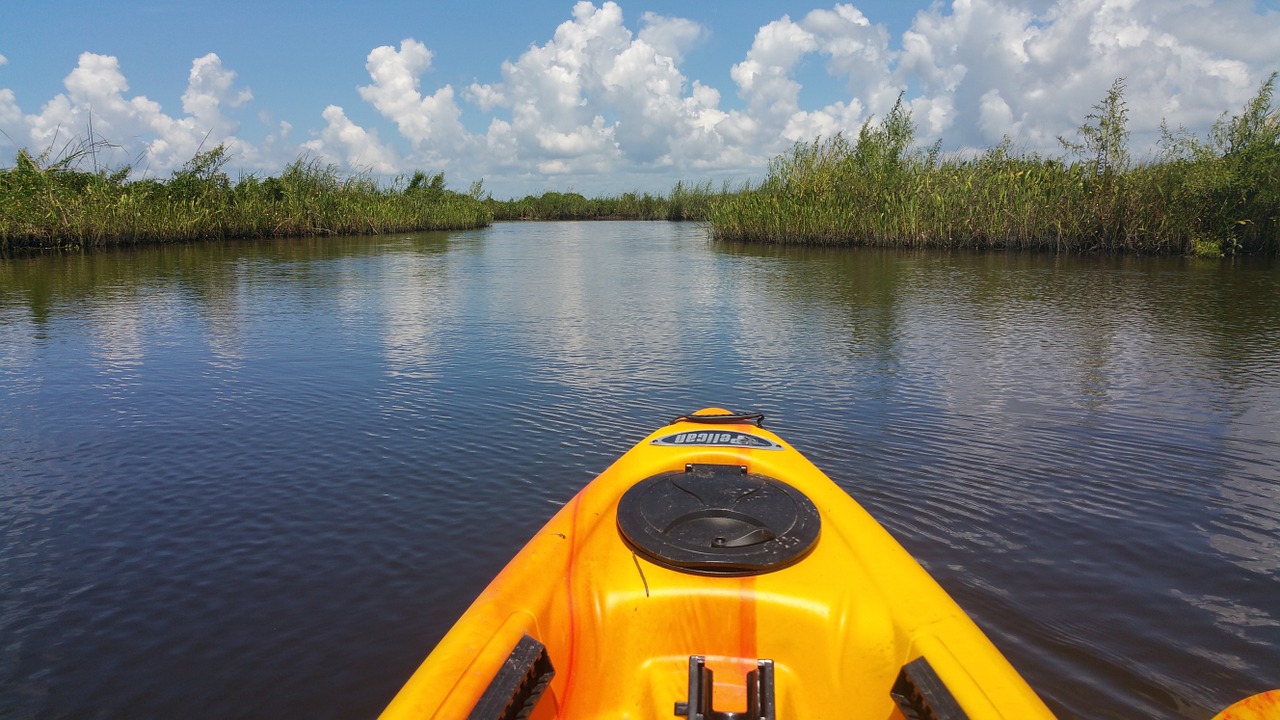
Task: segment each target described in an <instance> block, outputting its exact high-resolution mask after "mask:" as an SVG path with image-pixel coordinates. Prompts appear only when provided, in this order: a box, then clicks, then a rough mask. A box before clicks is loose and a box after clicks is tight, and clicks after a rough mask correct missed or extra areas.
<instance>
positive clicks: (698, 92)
mask: <svg viewBox="0 0 1280 720" xmlns="http://www.w3.org/2000/svg"><path fill="white" fill-rule="evenodd" d="M1277 4H1278V3H1277V0H1265V1H1264V0H1213V1H1211V2H1206V1H1205V0H954V1H952V0H940V1H939V2H934V3H927V2H888V1H885V0H876V1H874V2H870V1H869V2H856V3H826V4H822V3H815V2H762V1H760V0H747V1H741V0H739V1H736V2H697V3H690V2H687V1H686V2H673V1H669V0H648V1H646V2H636V1H632V0H619V2H616V3H613V2H599V1H598V2H595V3H590V2H578V3H575V2H573V1H572V0H568V1H557V2H548V1H545V0H536V1H533V2H529V1H525V2H514V1H510V0H491V1H490V2H488V3H485V4H483V5H476V4H464V3H456V2H450V3H445V2H429V1H426V0H417V1H416V2H407V1H399V0H398V1H395V2H380V3H373V4H370V5H367V6H364V7H359V8H357V7H354V6H352V5H351V4H349V3H336V2H329V1H325V0H320V1H315V2H299V1H294V0H289V1H285V2H262V1H259V2H245V1H243V0H231V1H225V2H220V3H174V2H161V1H159V0H149V1H142V0H113V1H112V2H101V0H98V1H96V2H88V1H85V0H6V2H4V3H0V130H2V131H3V132H4V134H3V135H0V165H3V164H8V163H9V162H11V159H12V157H13V156H14V154H15V153H16V151H17V149H18V148H20V147H25V148H29V149H31V150H33V151H36V152H39V151H42V150H45V149H47V148H53V149H54V150H55V151H56V150H57V149H58V148H59V147H61V145H60V143H65V142H66V140H67V139H69V138H74V137H83V136H84V135H85V134H86V132H87V128H88V122H89V119H90V118H92V122H93V127H94V130H95V132H97V133H99V134H100V135H101V136H103V137H104V139H106V140H108V141H110V142H112V143H114V144H116V145H118V146H120V149H119V150H118V151H116V153H115V155H114V156H112V158H111V162H113V163H114V164H116V165H120V164H124V163H131V164H132V165H133V167H134V168H135V173H136V174H138V175H140V176H141V175H147V176H152V177H167V175H168V174H169V173H170V172H171V171H172V170H173V169H175V168H177V167H180V166H181V164H182V163H183V162H184V161H185V160H187V159H189V158H190V157H191V155H192V154H193V153H194V152H196V151H197V150H198V149H199V148H201V147H208V146H209V145H210V144H211V143H217V142H222V143H226V145H227V147H228V149H229V150H230V152H231V155H232V157H233V160H232V163H231V164H230V165H229V167H228V169H230V170H231V171H232V172H233V173H257V174H259V175H269V174H274V173H278V172H279V170H280V169H281V168H282V167H283V166H284V165H285V164H287V163H288V162H290V161H292V160H294V159H296V158H297V157H299V156H300V155H302V154H306V155H308V156H310V157H318V158H321V159H323V160H324V161H326V162H332V163H334V164H336V165H338V166H339V167H342V168H345V169H350V170H351V171H354V172H371V173H373V174H375V175H377V176H379V177H384V178H393V177H395V176H396V175H399V174H405V173H411V172H413V171H414V170H417V169H422V170H426V171H430V172H435V171H438V170H443V171H445V173H446V176H447V178H448V180H449V183H450V185H451V186H454V187H458V188H466V187H467V186H468V185H469V184H470V183H471V181H473V180H477V179H483V180H484V181H485V185H486V187H487V188H488V189H489V190H490V191H491V192H493V193H494V194H495V195H496V196H498V197H507V196H512V195H520V194H524V193H527V192H533V193H537V192H542V191H545V190H576V191H579V192H583V193H586V194H596V193H614V192H622V191H627V190H642V191H665V190H667V189H669V188H670V186H671V185H672V184H673V183H674V182H675V181H676V180H686V181H700V180H704V179H710V180H713V181H717V182H719V181H722V180H728V181H731V182H734V183H737V182H742V181H745V180H751V179H756V178H759V177H761V176H762V174H763V173H764V170H765V167H766V166H767V163H768V160H769V158H771V157H773V156H774V155H776V154H777V153H779V152H782V151H784V150H785V149H786V148H788V147H789V146H790V145H791V144H792V143H794V142H796V141H797V140H805V139H812V138H813V137H816V136H827V135H830V134H832V133H834V132H837V131H841V130H843V131H847V132H848V131H856V130H857V128H858V127H859V126H860V125H861V124H862V123H863V122H865V121H866V120H867V119H868V118H869V117H878V116H882V115H883V114H884V112H885V111H887V110H888V108H889V107H890V106H891V105H892V103H893V101H894V100H895V99H896V97H897V96H898V94H899V93H905V97H906V99H907V101H908V102H910V104H911V109H912V112H913V118H914V119H915V121H916V124H917V126H918V128H919V129H918V138H919V140H920V142H922V143H932V142H934V141H935V140H941V141H942V143H943V147H944V149H946V150H949V151H950V150H954V151H965V150H972V149H975V148H984V147H989V146H991V145H994V144H996V143H998V142H1000V140H1001V138H1002V137H1004V136H1008V137H1009V138H1010V139H1011V140H1012V142H1013V143H1014V145H1015V146H1016V147H1018V148H1020V149H1023V150H1027V151H1036V152H1044V153H1051V154H1058V153H1059V152H1060V150H1059V146H1058V143H1057V137H1058V136H1059V135H1064V134H1070V133H1071V132H1072V131H1073V129H1074V128H1075V127H1076V126H1078V125H1079V124H1080V123H1081V122H1082V120H1083V117H1084V115H1085V114H1086V113H1087V112H1088V111H1089V109H1090V106H1091V105H1092V104H1093V103H1096V102H1097V101H1098V100H1099V99H1100V98H1101V97H1102V96H1103V95H1104V94H1105V92H1106V90H1107V88H1108V87H1109V86H1110V84H1111V82H1112V81H1113V80H1114V79H1115V78H1117V77H1125V78H1126V82H1127V85H1128V92H1127V94H1126V99H1127V101H1128V104H1129V109H1130V118H1131V129H1132V130H1133V144H1134V146H1135V148H1134V149H1135V150H1136V151H1137V152H1136V153H1135V154H1136V155H1138V156H1142V154H1143V153H1144V152H1147V151H1150V149H1151V147H1152V145H1153V143H1154V140H1155V139H1156V137H1157V128H1158V126H1159V124H1160V122H1161V120H1162V119H1165V120H1168V121H1169V123H1170V124H1171V125H1173V126H1175V127H1176V126H1179V125H1181V126H1184V127H1186V128H1188V129H1190V130H1192V131H1194V132H1198V133H1203V132H1204V131H1205V130H1207V128H1208V126H1209V125H1210V124H1211V123H1212V122H1213V120H1214V119H1215V118H1217V117H1218V115H1219V114H1220V113H1221V112H1222V111H1224V110H1231V111H1235V110H1237V109H1238V108H1239V107H1240V106H1241V105H1242V104H1243V103H1244V102H1245V101H1246V100H1247V99H1248V98H1249V97H1251V96H1252V95H1253V94H1254V93H1255V92H1256V90H1257V88H1258V86H1259V84H1260V83H1261V82H1262V81H1263V80H1265V79H1266V77H1267V76H1268V75H1269V74H1270V73H1271V72H1274V71H1277V70H1280V43H1278V42H1276V38H1280V7H1277ZM478 8H483V9H482V10H481V9H478Z"/></svg>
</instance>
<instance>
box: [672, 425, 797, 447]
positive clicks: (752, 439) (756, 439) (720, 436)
mask: <svg viewBox="0 0 1280 720" xmlns="http://www.w3.org/2000/svg"><path fill="white" fill-rule="evenodd" d="M653 444H654V445H663V446H667V447H683V446H685V445H710V446H713V447H740V448H756V449H759V450H781V449H782V446H781V445H779V444H778V443H776V442H773V441H772V440H767V439H765V438H762V437H760V436H758V435H752V434H751V433H744V432H737V431H735V430H690V431H688V432H680V433H675V434H672V435H664V436H662V437H660V438H658V439H657V440H654V441H653Z"/></svg>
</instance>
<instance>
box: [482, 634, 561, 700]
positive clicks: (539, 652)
mask: <svg viewBox="0 0 1280 720" xmlns="http://www.w3.org/2000/svg"><path fill="white" fill-rule="evenodd" d="M555 674H556V670H555V668H554V667H552V665H551V656H550V655H547V647H546V646H545V645H543V644H542V643H540V642H538V641H537V640H534V639H533V638H532V637H530V636H528V635H525V636H524V637H522V638H520V642H518V643H516V646H515V647H514V648H512V649H511V654H510V655H508V656H507V661H506V662H505V663H503V664H502V669H500V670H499V671H498V674H497V675H495V676H494V678H493V680H491V681H489V687H487V688H485V691H484V694H483V695H481V696H480V700H479V702H477V703H476V706H475V707H474V708H472V710H471V714H470V715H468V716H467V720H523V719H524V718H527V717H529V713H531V712H533V707H534V706H535V705H537V704H538V699H539V698H541V697H542V693H543V691H545V690H546V689H547V685H548V684H550V682H551V678H553V677H555Z"/></svg>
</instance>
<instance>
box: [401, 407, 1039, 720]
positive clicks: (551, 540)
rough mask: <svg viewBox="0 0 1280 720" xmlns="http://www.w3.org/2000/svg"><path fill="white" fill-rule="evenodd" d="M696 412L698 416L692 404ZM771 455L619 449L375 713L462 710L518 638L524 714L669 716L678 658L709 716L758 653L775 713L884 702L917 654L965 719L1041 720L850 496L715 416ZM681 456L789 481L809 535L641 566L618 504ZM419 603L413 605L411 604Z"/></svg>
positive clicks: (449, 717)
mask: <svg viewBox="0 0 1280 720" xmlns="http://www.w3.org/2000/svg"><path fill="white" fill-rule="evenodd" d="M703 412H704V413H705V412H706V411H703ZM720 427H721V428H724V429H732V430H733V431H736V432H747V433H751V434H753V435H756V436H757V437H760V438H764V439H766V440H769V441H772V442H773V443H776V444H777V445H778V448H779V449H757V448H744V447H717V446H713V445H690V446H681V447H670V446H661V445H654V444H652V441H653V440H655V439H657V438H659V437H665V436H667V435H670V434H672V433H675V432H680V431H684V430H698V429H715V428H713V427H710V426H708V425H704V424H702V423H694V422H689V421H682V422H678V423H676V424H674V425H670V426H667V427H664V428H661V429H660V430H658V431H657V432H655V433H653V434H652V435H650V436H649V437H648V438H646V439H644V440H643V441H641V442H640V443H639V444H637V445H636V446H635V447H634V448H633V449H632V450H630V451H629V452H628V453H626V454H625V455H624V456H622V457H621V458H620V459H619V460H618V461H617V462H615V463H614V464H613V465H612V466H611V467H610V468H608V469H607V470H606V471H605V472H603V473H601V475H600V476H599V477H597V478H596V479H595V480H594V481H592V482H591V483H590V484H589V485H588V486H587V487H586V488H584V489H583V490H582V491H581V492H580V493H579V494H578V495H577V496H576V497H575V498H574V499H573V500H572V501H570V502H569V503H568V504H566V505H565V506H564V507H563V508H562V509H561V510H560V511H559V512H558V513H556V515H555V516H554V517H553V518H552V519H551V520H550V521H549V522H548V523H547V525H546V526H545V527H544V528H543V529H542V530H541V531H539V532H538V533H537V534H536V535H535V536H534V537H533V538H532V539H531V540H530V541H529V543H528V544H527V545H526V546H525V547H524V549H522V550H521V551H520V552H519V553H518V554H517V555H516V556H515V557H514V558H513V559H512V561H511V562H510V563H509V564H508V565H507V567H506V568H505V569H504V570H503V571H502V572H501V573H500V574H499V575H498V576H497V577H496V578H494V580H493V582H492V583H490V585H489V586H488V587H487V588H486V589H485V590H484V591H483V592H482V593H481V594H480V596H479V597H478V598H477V599H476V600H475V602H474V603H473V604H472V605H471V607H470V608H469V609H468V610H467V611H466V613H465V614H464V615H463V616H462V617H461V618H460V619H459V620H458V622H457V624H455V625H454V627H453V628H452V629H451V630H450V631H449V633H448V634H446V636H445V637H444V638H443V639H442V640H441V641H440V643H439V644H438V645H437V647H436V648H435V650H434V651H433V652H432V653H431V654H430V655H429V656H428V657H427V659H426V661H425V662H424V663H423V664H422V665H421V667H420V668H419V669H418V670H417V672H416V673H414V675H413V676H412V677H411V678H410V679H409V681H408V682H407V683H406V684H405V686H404V688H403V689H402V690H401V691H400V693H399V694H398V695H397V696H396V698H395V699H394V700H393V701H392V703H391V704H390V705H389V706H388V707H387V709H386V711H385V712H384V714H383V715H382V717H383V718H384V720H403V719H406V718H436V719H439V720H453V719H456V718H465V717H467V715H468V713H469V712H470V711H471V709H472V707H473V706H474V705H475V703H476V701H477V698H478V697H479V696H480V694H481V693H483V692H484V690H485V688H486V687H487V686H488V684H489V682H490V681H491V680H492V679H493V678H494V676H495V675H496V674H497V672H498V670H499V668H500V667H501V666H502V664H503V662H504V661H505V659H506V657H507V655H508V653H509V652H510V651H511V649H512V648H513V647H514V646H515V645H516V643H517V642H518V641H519V639H520V638H521V636H523V635H525V634H528V635H530V636H532V637H533V638H535V639H537V640H538V641H540V642H542V643H543V644H544V645H545V646H546V648H547V652H548V654H549V655H550V658H551V661H552V664H553V665H554V666H555V670H556V674H555V677H554V679H553V680H552V682H551V684H550V687H549V689H548V690H547V692H546V693H545V694H544V695H543V697H542V700H541V701H540V703H539V704H538V706H537V707H536V709H535V711H534V713H533V718H535V719H538V718H543V719H549V718H598V717H608V718H673V717H675V715H674V714H673V708H674V705H675V703H676V702H680V701H684V700H685V699H686V698H687V696H688V686H687V683H688V667H689V657H690V656H691V655H702V656H705V657H706V658H707V666H708V667H709V668H710V669H711V670H712V671H713V672H714V674H715V687H714V703H715V709H716V710H717V711H721V712H724V711H737V712H741V711H744V710H745V709H746V705H747V700H746V690H745V686H744V681H745V678H746V674H747V673H748V672H749V671H751V670H753V669H755V666H756V661H757V660H758V659H771V660H773V661H774V668H775V669H774V673H775V690H776V699H777V717H778V718H780V719H786V718H813V719H820V718H867V719H875V720H887V719H889V718H900V717H901V714H900V713H899V711H898V710H897V708H896V705H895V704H894V702H893V700H892V699H891V698H890V695H889V688H890V687H891V686H892V684H893V682H894V680H895V679H896V678H897V676H898V673H899V670H900V669H901V668H902V666H903V665H904V664H906V663H908V662H910V661H912V660H914V659H916V658H919V657H921V656H924V657H926V658H927V659H928V661H929V663H930V665H932V667H933V669H934V670H935V671H936V672H937V674H938V676H939V677H940V678H941V680H942V681H943V683H944V684H945V685H946V687H947V689H948V690H949V691H950V693H951V694H952V695H953V696H954V697H955V699H956V700H957V701H958V702H959V704H960V705H961V707H962V708H963V709H964V710H965V712H966V713H967V714H968V716H969V717H970V718H973V719H974V720H980V719H982V718H1018V719H1020V720H1035V719H1036V718H1048V717H1052V716H1051V714H1050V713H1049V711H1048V709H1047V708H1046V707H1045V706H1044V704H1043V703H1042V702H1041V701H1040V699H1039V698H1038V697H1037V696H1036V695H1035V693H1034V692H1032V690H1031V689H1030V688H1029V687H1028V686H1027V685H1026V683H1025V682H1024V681H1023V680H1022V678H1021V677H1020V676H1019V675H1018V674H1017V673H1016V672H1015V671H1014V670H1013V668H1012V667H1010V666H1009V664H1008V662H1007V661H1006V660H1005V659H1004V657H1003V656H1002V655H1001V654H1000V653H999V651H998V650H997V649H996V648H995V647H994V646H993V645H992V644H991V643H990V641H989V640H988V639H987V638H986V636H985V635H983V634H982V632H981V631H980V630H979V629H978V628H977V627H976V626H975V625H974V624H973V622H972V621H971V620H970V619H969V618H968V616H967V615H965V614H964V612H963V611H962V610H961V609H960V608H959V607H958V606H957V605H956V604H955V603H954V602H953V601H952V600H951V599H950V598H949V597H948V596H947V595H946V593H945V592H944V591H943V590H942V589H941V588H940V587H939V586H938V585H937V583H936V582H934V581H933V579H932V578H931V577H929V576H928V574H926V573H925V571H924V570H923V569H922V568H921V567H920V566H919V564H918V563H916V562H915V560H914V559H913V558H911V557H910V555H908V554H907V552H906V551H905V550H904V549H903V548H902V546H901V545H899V544H898V542H897V541H895V540H894V539H893V538H892V537H891V536H890V535H889V534H888V533H887V532H886V531H885V530H884V529H883V528H882V527H881V526H880V525H879V524H878V523H877V522H876V521H875V520H874V519H873V518H872V517H871V516H870V515H869V514H868V513H867V512H866V511H865V510H863V508H862V507H861V506H859V505H858V504H857V503H856V502H855V501H854V500H853V499H852V498H851V497H849V495H848V494H846V493H845V492H844V491H843V490H841V489H840V488H839V487H838V486H836V485H835V484H834V483H832V482H831V481H830V480H829V479H828V478H827V477H826V476H825V475H823V474H822V472H821V471H819V470H818V469H817V468H816V467H814V466H813V465H812V464H811V463H810V462H809V461H808V460H807V459H805V458H804V457H803V456H802V455H801V454H800V453H798V452H797V451H795V450H794V449H793V448H791V447H790V446H789V445H787V444H786V443H785V442H784V441H782V440H781V439H780V438H778V437H777V436H776V435H774V434H773V433H771V432H769V431H768V430H764V429H761V428H757V427H755V426H753V425H748V424H735V425H732V426H720ZM687 463H711V464H733V465H744V466H746V467H747V468H748V469H749V471H750V472H751V473H756V474H761V475H766V476H768V477H771V478H775V479H778V480H780V481H782V482H785V483H787V484H789V485H791V486H793V487H795V488H797V489H799V490H801V491H802V492H804V493H805V494H806V495H807V496H808V497H809V499H810V500H812V501H813V503H814V505H815V506H816V507H817V509H818V512H819V514H820V517H821V520H822V530H821V535H820V537H819V539H818V541H817V543H816V545H815V547H814V549H813V551H812V552H811V553H810V554H809V555H807V556H806V557H804V559H803V560H801V561H799V562H797V563H796V564H793V565H791V566H789V567H786V568H783V569H780V570H775V571H772V572H767V573H763V574H759V575H754V576H747V577H708V576H702V575H694V574H690V573H686V572H680V571H676V570H672V569H668V568H666V567H662V566H659V565H656V564H654V563H652V562H649V561H648V560H646V559H645V558H644V557H642V556H639V555H637V554H635V553H633V552H632V550H631V549H630V548H629V547H628V546H627V545H626V544H625V543H624V542H623V541H622V539H621V538H620V536H619V532H618V529H617V515H616V512H617V506H618V501H619V498H620V497H621V496H622V494H623V493H624V492H625V491H626V490H627V489H628V488H629V487H631V486H632V485H634V484H635V483H637V482H639V481H640V480H643V479H645V478H647V477H650V476H653V475H656V474H659V473H663V472H668V471H678V470H683V468H684V467H685V465H686V464H687ZM424 611H427V609H425V608H424Z"/></svg>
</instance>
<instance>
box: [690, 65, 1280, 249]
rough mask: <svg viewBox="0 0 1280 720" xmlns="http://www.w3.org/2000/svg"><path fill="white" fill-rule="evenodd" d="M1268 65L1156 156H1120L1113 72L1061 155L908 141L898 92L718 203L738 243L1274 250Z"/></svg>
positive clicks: (1279, 147) (716, 215)
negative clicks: (888, 105) (949, 152)
mask: <svg viewBox="0 0 1280 720" xmlns="http://www.w3.org/2000/svg"><path fill="white" fill-rule="evenodd" d="M1275 81H1276V75H1272V76H1271V77H1270V78H1269V79H1268V80H1267V81H1266V82H1265V83H1264V84H1263V85H1262V87H1261V88H1260V89H1259V91H1258V94H1257V96H1256V97H1255V98H1254V99H1253V100H1251V101H1250V102H1249V103H1248V104H1247V105H1246V106H1245V108H1244V109H1243V110H1242V111H1241V112H1240V113H1239V114H1237V115H1234V116H1227V115H1226V114H1223V116H1222V117H1221V118H1220V119H1219V120H1218V122H1217V123H1215V125H1214V126H1213V128H1212V129H1211V130H1210V132H1209V136H1208V138H1206V139H1204V140H1201V139H1198V138H1195V137H1192V136H1190V135H1189V134H1188V133H1186V132H1182V131H1179V132H1173V131H1170V130H1169V129H1168V128H1167V126H1166V127H1164V132H1163V142H1162V143H1161V153H1160V155H1159V157H1157V158H1156V159H1155V160H1153V161H1150V162H1145V163H1138V164H1134V163H1131V162H1130V160H1129V155H1128V148H1127V140H1128V131H1127V128H1126V123H1127V110H1126V108H1125V105H1124V99H1123V90H1124V83H1123V80H1117V81H1116V83H1115V84H1114V85H1113V86H1112V88H1111V91H1110V92H1109V93H1108V94H1107V97H1106V99H1104V100H1103V101H1102V102H1101V103H1099V104H1098V105H1095V106H1094V112H1092V113H1090V114H1089V115H1088V116H1087V118H1086V122H1085V124H1084V125H1082V126H1081V127H1080V128H1079V131H1078V135H1079V139H1078V140H1076V141H1072V140H1067V139H1064V138H1060V140H1061V142H1062V145H1063V147H1064V148H1065V149H1066V150H1068V151H1069V152H1070V153H1071V154H1073V155H1075V156H1076V159H1075V160H1072V161H1067V160H1062V159H1056V158H1044V157H1041V156H1039V155H1035V154H1029V155H1017V154H1014V153H1013V152H1012V151H1011V149H1010V142H1009V141H1008V139H1006V141H1005V142H1004V143H1002V144H1001V145H999V146H997V147H995V148H992V149H990V150H987V151H986V152H985V153H983V154H982V155H981V156H978V157H976V158H970V159H963V158H961V159H946V158H943V157H942V156H941V154H940V153H939V146H938V145H935V146H934V147H933V148H929V149H924V150H920V149H912V141H913V139H914V132H915V126H914V125H913V123H912V122H911V117H910V113H909V112H908V111H907V110H906V109H905V108H904V106H903V105H902V104H901V101H899V103H898V105H896V106H895V107H894V109H893V111H892V112H890V113H889V114H888V115H887V116H886V117H885V118H884V120H883V121H882V122H881V123H880V124H879V125H876V126H872V125H871V124H870V123H868V124H866V125H864V126H863V127H862V130H861V132H860V133H859V134H858V137H857V138H856V139H854V140H850V139H848V138H845V137H844V136H843V135H836V136H835V137H833V138H829V139H827V140H821V139H818V140H814V141H813V142H812V143H798V144H797V145H795V146H794V147H793V149H792V151H791V152H790V153H789V154H786V155H782V156H780V157H778V158H776V159H775V160H774V161H773V162H772V163H771V164H770V167H769V173H768V177H767V179H766V180H765V181H764V182H763V183H761V184H760V185H759V186H758V187H755V188H747V189H744V190H743V191H742V192H740V193H737V194H736V195H734V196H732V197H730V198H728V199H726V200H725V201H724V202H722V203H719V204H717V205H716V206H715V207H714V209H713V210H712V212H711V216H710V217H709V222H710V225H711V228H712V233H713V235H714V237H716V238H717V239H721V240H730V241H738V242H759V243H776V244H806V245H830V246H851V245H869V246H880V247H908V248H970V249H1016V250H1037V251H1050V252H1082V253H1096V252H1107V253H1143V254H1178V255H1200V256H1210V257H1213V256H1222V255H1235V254H1254V253H1265V254H1277V253H1280V121H1278V119H1277V112H1276V110H1275V109H1274V107H1273V105H1272V93H1273V89H1274V85H1275Z"/></svg>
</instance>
